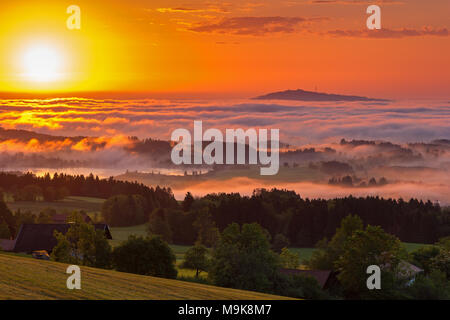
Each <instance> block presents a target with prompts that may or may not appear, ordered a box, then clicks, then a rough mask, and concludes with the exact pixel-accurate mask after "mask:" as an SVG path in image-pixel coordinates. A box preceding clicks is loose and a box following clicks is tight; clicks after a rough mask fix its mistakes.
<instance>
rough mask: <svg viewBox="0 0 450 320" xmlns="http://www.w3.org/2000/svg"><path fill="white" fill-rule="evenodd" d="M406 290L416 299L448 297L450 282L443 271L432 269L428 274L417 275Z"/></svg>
mask: <svg viewBox="0 0 450 320" xmlns="http://www.w3.org/2000/svg"><path fill="white" fill-rule="evenodd" d="M407 292H408V293H409V294H410V295H411V298H413V299H418V300H448V299H450V282H449V281H448V280H447V279H446V275H445V273H444V272H442V271H439V270H432V271H431V272H430V274H429V275H424V274H421V275H418V276H417V277H416V280H415V281H414V283H413V284H412V286H411V287H409V288H408V290H407Z"/></svg>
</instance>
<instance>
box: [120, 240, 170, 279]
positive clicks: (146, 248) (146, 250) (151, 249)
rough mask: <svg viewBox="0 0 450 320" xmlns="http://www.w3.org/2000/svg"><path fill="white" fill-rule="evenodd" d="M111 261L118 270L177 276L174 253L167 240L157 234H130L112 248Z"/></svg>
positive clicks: (160, 275)
mask: <svg viewBox="0 0 450 320" xmlns="http://www.w3.org/2000/svg"><path fill="white" fill-rule="evenodd" d="M113 261H114V265H115V267H116V269H117V270H118V271H122V272H130V273H136V274H142V275H148V276H154V277H162V278H171V279H175V278H176V277H177V269H176V268H175V262H176V258H175V255H174V254H173V252H172V250H171V249H170V247H169V245H168V244H167V242H165V241H163V240H162V239H161V237H158V236H154V237H151V238H149V237H147V238H143V237H136V236H130V237H129V238H128V240H127V241H125V242H123V243H122V244H120V245H119V246H118V247H116V248H114V251H113Z"/></svg>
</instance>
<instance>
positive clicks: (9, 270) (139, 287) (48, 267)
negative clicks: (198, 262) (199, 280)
mask: <svg viewBox="0 0 450 320" xmlns="http://www.w3.org/2000/svg"><path fill="white" fill-rule="evenodd" d="M66 268H67V264H62V263H57V262H50V261H42V260H35V259H30V258H24V257H18V256H14V255H8V254H3V253H0V300H4V299H144V300H149V299H152V300H174V299H197V300H204V299H223V300H244V299H248V300H274V299H286V298H285V297H279V296H273V295H267V294H262V293H257V292H251V291H242V290H235V289H227V288H219V287H214V286H208V285H202V284H196V283H191V282H184V281H177V280H169V279H162V278H155V277H147V276H140V275H134V274H129V273H122V272H116V271H110V270H102V269H95V268H88V267H81V288H82V289H81V290H69V289H67V288H66V280H67V277H68V276H69V275H67V274H66V273H65V271H66Z"/></svg>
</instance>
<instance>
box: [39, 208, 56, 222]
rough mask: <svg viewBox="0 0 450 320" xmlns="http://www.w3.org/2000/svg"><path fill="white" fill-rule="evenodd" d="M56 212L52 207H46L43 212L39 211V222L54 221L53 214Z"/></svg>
mask: <svg viewBox="0 0 450 320" xmlns="http://www.w3.org/2000/svg"><path fill="white" fill-rule="evenodd" d="M55 214H56V210H55V209H52V208H45V209H44V210H42V211H41V212H39V216H38V217H37V220H36V222H37V223H52V222H53V216H54V215H55Z"/></svg>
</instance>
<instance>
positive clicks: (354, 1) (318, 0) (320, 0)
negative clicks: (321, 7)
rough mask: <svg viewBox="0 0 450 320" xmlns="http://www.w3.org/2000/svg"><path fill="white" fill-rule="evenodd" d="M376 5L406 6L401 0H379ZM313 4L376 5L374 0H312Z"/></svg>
mask: <svg viewBox="0 0 450 320" xmlns="http://www.w3.org/2000/svg"><path fill="white" fill-rule="evenodd" d="M375 2H376V3H375V4H377V3H378V4H380V3H382V4H404V3H405V1H399V0H377V1H375ZM310 3H312V4H345V5H361V4H364V5H366V4H374V1H373V0H312V1H310Z"/></svg>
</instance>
